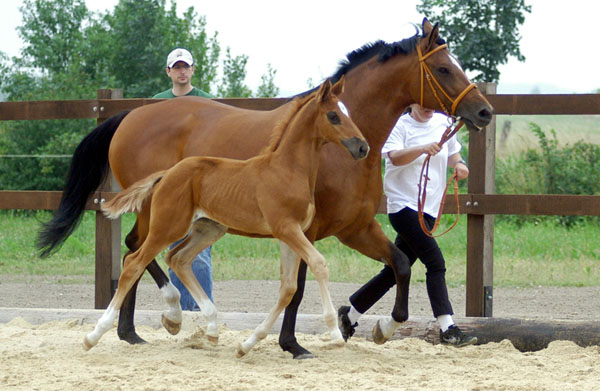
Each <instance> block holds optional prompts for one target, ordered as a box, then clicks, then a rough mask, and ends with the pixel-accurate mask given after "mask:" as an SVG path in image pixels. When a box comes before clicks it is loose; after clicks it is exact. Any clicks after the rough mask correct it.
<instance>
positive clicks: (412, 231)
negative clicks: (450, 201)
mask: <svg viewBox="0 0 600 391" xmlns="http://www.w3.org/2000/svg"><path fill="white" fill-rule="evenodd" d="M424 216H425V223H426V225H427V226H428V227H429V229H431V228H432V227H433V224H434V223H435V219H434V218H433V217H432V216H430V215H428V214H425V215H424ZM388 217H389V219H390V223H391V224H392V227H393V228H394V230H395V231H396V232H397V233H398V236H397V237H396V241H395V244H396V246H397V247H398V249H400V251H402V252H403V253H404V254H406V255H407V256H408V259H409V260H410V265H411V266H412V265H413V264H414V263H415V261H416V260H417V258H419V259H420V260H421V262H423V264H424V265H425V268H426V269H427V272H426V284H427V294H428V295H429V302H430V303H431V309H432V310H433V315H434V316H435V317H438V316H439V315H447V314H448V315H452V314H454V312H453V311H452V305H451V304H450V300H449V299H448V288H447V287H446V261H445V260H444V256H443V255H442V251H441V250H440V248H439V246H438V244H437V242H436V241H435V239H434V238H431V237H429V236H427V235H425V233H424V232H423V230H422V229H421V226H420V225H419V219H418V214H417V212H415V211H414V210H412V209H410V208H404V209H402V210H401V211H399V212H397V213H391V214H389V215H388ZM395 284H396V279H395V277H394V272H393V271H392V268H391V267H389V266H387V265H386V266H385V267H384V268H383V270H381V272H379V274H377V275H376V276H375V277H373V278H372V279H371V280H370V281H369V282H367V283H366V284H365V285H363V286H362V287H361V288H360V289H359V290H357V291H356V292H355V293H354V294H353V295H352V296H350V303H351V304H352V306H353V307H354V308H356V309H357V310H358V311H359V312H361V313H365V312H366V311H367V310H368V309H369V308H371V307H372V306H373V304H375V303H376V302H377V301H378V300H379V299H381V298H382V297H383V296H384V295H385V294H386V293H387V291H388V290H390V288H391V287H393V286H394V285H395Z"/></svg>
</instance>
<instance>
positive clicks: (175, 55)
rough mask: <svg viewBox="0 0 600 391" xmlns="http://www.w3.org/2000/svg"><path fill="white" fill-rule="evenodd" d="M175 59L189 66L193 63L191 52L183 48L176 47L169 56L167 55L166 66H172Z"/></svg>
mask: <svg viewBox="0 0 600 391" xmlns="http://www.w3.org/2000/svg"><path fill="white" fill-rule="evenodd" d="M177 61H183V62H185V63H186V64H188V65H189V66H192V65H194V57H192V53H190V52H189V51H187V50H186V49H183V48H177V49H175V50H173V51H172V52H171V53H169V56H168V57H167V68H172V67H173V65H175V63H176V62H177Z"/></svg>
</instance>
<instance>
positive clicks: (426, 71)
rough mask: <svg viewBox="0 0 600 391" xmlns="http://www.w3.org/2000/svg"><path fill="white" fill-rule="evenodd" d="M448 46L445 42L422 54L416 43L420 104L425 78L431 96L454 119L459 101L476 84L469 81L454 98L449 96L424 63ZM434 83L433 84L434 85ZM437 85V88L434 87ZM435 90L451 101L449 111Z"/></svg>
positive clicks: (475, 86)
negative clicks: (419, 76)
mask: <svg viewBox="0 0 600 391" xmlns="http://www.w3.org/2000/svg"><path fill="white" fill-rule="evenodd" d="M446 48H448V45H447V44H443V45H440V46H438V47H437V48H435V49H433V50H432V51H430V52H429V53H427V54H426V55H423V53H422V52H421V45H419V44H418V43H417V54H418V55H419V65H420V66H421V101H420V105H421V107H423V95H424V94H423V93H424V92H425V86H424V85H425V79H427V82H428V83H429V87H430V88H431V92H433V96H435V99H436V100H437V101H438V103H439V104H440V106H442V109H443V110H444V112H445V113H446V114H447V115H448V116H449V117H450V118H452V119H453V120H455V116H454V113H455V112H456V107H458V105H459V104H460V102H461V101H462V100H463V98H464V97H465V96H466V95H467V94H468V93H469V92H470V91H471V90H472V89H474V88H477V85H475V83H471V84H469V85H468V86H466V87H465V89H464V90H462V92H461V93H460V94H458V96H457V97H456V99H452V98H451V97H450V95H448V93H447V92H446V90H444V87H442V85H441V84H440V83H439V82H438V81H437V79H436V78H435V76H433V72H431V69H429V67H428V66H427V64H426V63H425V60H427V59H428V58H429V57H430V56H431V55H433V54H435V53H437V52H439V51H441V50H444V49H446ZM434 84H435V86H434ZM436 87H437V89H436ZM437 90H439V91H440V92H441V93H442V94H444V96H445V97H446V99H448V100H449V101H450V102H451V103H452V106H451V109H450V111H448V109H447V108H446V105H444V103H443V102H442V100H441V99H440V97H439V95H438V93H437Z"/></svg>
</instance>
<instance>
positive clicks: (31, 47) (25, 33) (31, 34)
mask: <svg viewBox="0 0 600 391" xmlns="http://www.w3.org/2000/svg"><path fill="white" fill-rule="evenodd" d="M19 10H20V11H21V13H22V15H23V25H21V26H20V27H18V30H19V35H20V36H21V38H22V39H23V41H24V42H26V46H25V48H23V50H22V54H23V56H24V57H25V59H29V60H30V61H32V62H33V63H34V64H35V66H36V68H38V69H42V70H45V71H46V72H49V73H58V72H61V71H63V70H64V69H65V68H66V67H68V66H69V65H70V64H72V63H73V62H74V60H75V59H76V57H77V56H78V53H79V52H80V49H81V48H80V44H81V42H82V38H83V33H82V27H83V26H82V25H83V21H84V20H85V19H86V18H87V17H88V16H89V13H88V9H87V7H86V5H85V2H84V1H83V0H55V1H53V2H50V1H44V0H25V2H24V5H23V6H21V7H20V8H19Z"/></svg>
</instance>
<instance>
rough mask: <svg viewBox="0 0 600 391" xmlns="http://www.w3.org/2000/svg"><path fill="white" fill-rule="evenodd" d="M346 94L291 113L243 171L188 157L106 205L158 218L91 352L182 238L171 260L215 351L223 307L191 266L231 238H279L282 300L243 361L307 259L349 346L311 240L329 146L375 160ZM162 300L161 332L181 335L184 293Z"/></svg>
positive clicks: (111, 212) (302, 102)
mask: <svg viewBox="0 0 600 391" xmlns="http://www.w3.org/2000/svg"><path fill="white" fill-rule="evenodd" d="M343 84H344V81H343V78H342V79H340V81H338V82H337V83H336V84H335V85H334V86H333V87H332V86H331V83H330V81H329V80H327V81H326V82H325V83H323V84H322V85H321V87H320V88H319V90H318V91H317V92H316V93H313V94H310V95H309V96H308V97H305V98H303V99H297V100H294V101H291V102H289V103H288V104H286V105H285V109H286V111H287V114H288V117H287V118H285V117H284V118H283V119H282V121H281V123H280V124H278V125H276V128H275V130H274V131H273V136H272V138H271V141H270V143H269V145H268V147H267V148H266V149H265V152H264V153H262V154H259V155H258V156H255V157H253V158H250V159H248V160H244V161H241V160H234V159H227V158H217V157H206V156H192V157H188V158H185V159H183V160H181V161H180V162H178V163H177V164H175V165H174V166H173V167H171V168H169V169H168V170H164V171H158V172H156V173H154V174H151V175H149V176H148V177H146V178H144V179H142V180H140V181H138V182H136V183H134V184H133V185H131V186H129V187H128V188H127V189H125V190H123V191H121V192H120V193H119V194H118V195H117V196H116V197H115V198H113V199H112V200H111V201H109V202H107V203H105V204H103V205H102V210H103V211H104V213H105V214H106V215H107V216H108V217H110V218H117V217H119V216H120V215H122V214H123V213H125V212H135V211H139V210H140V209H142V205H144V204H145V203H148V202H149V204H150V205H149V206H148V205H147V204H146V205H145V206H144V208H145V209H146V210H147V209H149V210H150V221H149V225H148V227H143V228H144V232H147V235H146V237H145V238H143V239H144V240H143V243H142V245H141V247H140V248H139V249H137V251H135V252H133V253H131V254H129V255H128V256H127V257H126V258H125V261H124V267H123V271H122V272H121V277H120V278H119V284H118V287H117V291H116V293H115V296H114V297H113V299H112V300H111V302H110V304H109V306H108V308H107V309H106V311H105V312H104V315H103V316H102V317H101V318H100V319H99V320H98V323H97V325H96V328H95V329H94V331H92V332H91V333H90V334H88V335H87V336H86V337H85V339H84V343H83V345H84V348H85V349H86V350H89V349H91V348H92V347H93V346H95V345H96V344H97V343H98V341H99V339H100V337H101V336H102V335H103V334H104V333H106V331H108V330H109V329H110V328H111V327H112V325H113V323H114V321H115V318H116V316H117V311H118V310H119V309H120V307H121V304H122V303H123V300H124V299H125V295H126V294H127V292H128V291H129V290H130V289H131V287H132V286H133V284H134V283H135V282H136V281H137V280H138V279H139V278H140V277H141V276H142V273H143V272H144V270H145V269H146V266H147V265H148V264H149V263H150V262H152V260H153V259H154V257H156V256H157V255H158V254H159V253H160V252H161V251H162V250H164V249H166V248H167V247H169V245H170V244H171V243H174V242H175V241H177V240H179V239H180V238H182V237H185V239H184V240H183V241H182V242H181V243H179V244H178V245H177V246H175V247H174V248H173V249H172V250H170V251H169V252H168V253H167V255H166V258H165V260H166V263H167V264H168V265H169V266H170V267H171V269H173V271H174V272H175V273H176V274H177V276H179V278H180V279H181V281H182V282H183V283H184V285H185V286H186V287H187V288H188V290H189V291H190V293H191V294H192V296H193V297H194V299H195V300H196V302H197V303H198V305H199V306H200V309H201V310H202V314H203V315H204V316H205V317H206V318H207V320H208V324H207V331H206V335H207V337H208V339H209V341H212V342H213V343H216V342H217V340H218V337H219V329H218V326H217V311H216V307H215V305H214V304H213V303H212V301H211V300H210V299H209V298H208V296H207V295H206V293H205V292H204V290H203V289H202V286H201V285H200V283H199V282H198V280H197V279H196V277H195V276H194V274H193V272H192V267H191V265H192V261H193V260H194V258H195V256H196V254H198V253H199V252H200V251H202V250H204V249H205V248H207V247H208V246H210V245H211V244H213V243H214V242H216V241H217V240H219V239H220V238H221V237H222V236H223V235H225V233H226V232H227V231H228V230H229V229H231V230H236V231H241V232H246V233H249V234H253V235H259V236H270V237H274V238H277V239H279V241H280V243H281V253H282V256H281V288H280V290H279V298H278V300H277V302H276V304H275V306H274V307H273V309H272V310H271V312H270V313H269V315H268V317H267V318H266V319H265V320H264V321H263V322H262V323H261V324H260V325H259V326H258V327H257V328H256V330H255V331H254V333H253V334H252V335H251V336H250V337H249V338H248V339H247V340H246V341H245V342H244V343H241V344H239V345H238V349H237V356H238V357H242V356H243V355H245V354H246V353H248V351H249V350H250V349H251V348H252V347H253V346H254V345H255V344H256V343H257V342H258V341H260V340H262V339H263V338H264V337H266V335H267V333H268V332H269V330H270V329H271V327H272V326H273V323H275V320H277V317H278V316H279V314H280V313H281V311H283V309H284V308H285V307H286V306H287V305H288V303H289V302H290V300H291V299H292V296H293V295H294V293H295V292H296V283H297V278H298V267H299V265H300V259H304V260H305V261H306V263H307V264H308V266H309V267H310V269H311V271H312V272H313V273H314V275H315V278H316V280H317V281H318V283H319V289H320V293H321V299H322V302H323V316H324V319H325V323H326V325H327V327H328V329H329V333H330V335H331V339H332V343H333V344H335V345H338V346H343V345H344V339H343V338H342V333H341V332H340V329H339V328H338V319H337V315H336V311H335V309H334V307H333V303H332V301H331V296H330V294H329V288H328V282H329V271H328V269H327V265H326V263H325V258H324V257H323V256H322V255H321V254H320V253H319V251H318V250H317V249H316V248H315V247H314V246H313V244H312V243H311V242H310V241H309V240H308V239H307V238H306V236H305V235H304V231H306V230H307V229H308V228H309V227H310V225H311V223H312V220H313V218H314V216H315V199H314V188H315V182H316V177H317V170H318V167H319V152H320V151H321V149H322V146H323V145H324V144H325V143H326V142H331V143H334V144H338V145H340V146H342V147H345V149H347V150H348V151H349V152H350V154H351V155H352V158H354V159H357V160H358V159H363V158H365V157H366V156H367V153H368V151H369V147H368V144H367V142H366V141H365V139H364V138H363V135H362V134H361V133H360V130H359V129H358V128H357V127H356V125H355V124H354V123H353V122H352V120H351V119H350V117H348V116H347V115H346V114H344V111H345V112H346V113H347V111H346V109H345V108H344V106H343V104H342V103H341V102H340V101H339V99H338V98H337V96H336V95H337V94H341V92H342V91H343ZM150 196H151V198H150ZM140 228H141V227H140ZM188 233H189V235H188ZM186 235H187V236H186ZM162 290H163V292H164V296H165V297H166V298H168V300H167V302H168V303H170V304H171V307H172V308H171V309H170V310H169V311H166V312H165V313H163V324H165V326H167V328H168V327H169V326H173V329H172V330H170V331H172V333H177V332H179V329H180V326H181V315H182V314H181V305H180V304H179V292H178V291H177V288H175V286H173V285H172V284H171V283H167V284H165V286H164V287H163V288H162ZM165 318H167V319H165Z"/></svg>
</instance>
